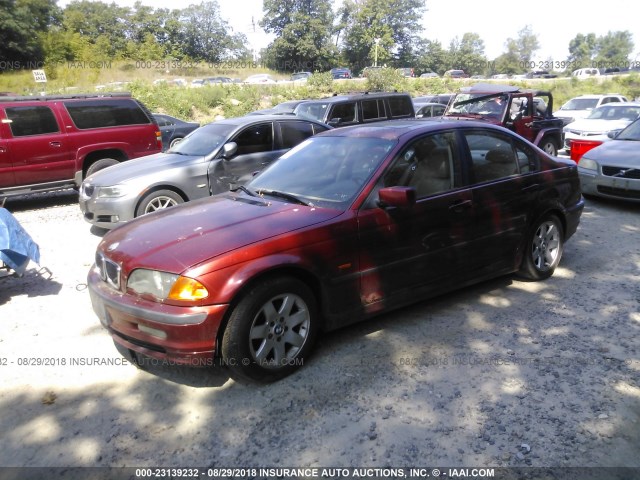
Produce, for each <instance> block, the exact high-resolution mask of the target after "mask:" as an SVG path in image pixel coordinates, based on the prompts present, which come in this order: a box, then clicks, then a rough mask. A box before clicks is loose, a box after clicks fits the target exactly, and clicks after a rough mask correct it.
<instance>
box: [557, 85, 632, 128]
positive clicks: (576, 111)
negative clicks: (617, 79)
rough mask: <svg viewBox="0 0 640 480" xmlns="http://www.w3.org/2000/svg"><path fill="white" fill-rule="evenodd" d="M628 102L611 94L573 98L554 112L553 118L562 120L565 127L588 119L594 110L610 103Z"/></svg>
mask: <svg viewBox="0 0 640 480" xmlns="http://www.w3.org/2000/svg"><path fill="white" fill-rule="evenodd" d="M618 102H628V100H627V98H626V97H624V96H622V95H620V94H617V93H609V94H606V95H581V96H579V97H575V98H572V99H571V100H569V101H568V102H567V103H565V104H564V105H562V107H560V109H559V110H556V111H555V112H553V116H554V117H557V118H561V119H562V121H563V122H564V124H565V125H568V124H569V123H571V122H573V121H575V120H578V119H579V118H585V117H588V116H589V114H590V113H591V111H592V110H593V109H594V108H598V107H599V106H601V105H606V104H608V103H618Z"/></svg>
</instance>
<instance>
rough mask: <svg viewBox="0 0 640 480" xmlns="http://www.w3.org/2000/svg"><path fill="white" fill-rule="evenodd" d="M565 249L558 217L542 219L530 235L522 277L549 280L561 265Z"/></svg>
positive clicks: (544, 217) (523, 261)
mask: <svg viewBox="0 0 640 480" xmlns="http://www.w3.org/2000/svg"><path fill="white" fill-rule="evenodd" d="M563 249H564V229H563V228H562V223H561V222H560V220H559V219H558V217H556V216H555V215H545V216H543V217H541V218H540V219H539V220H538V221H537V222H535V223H534V224H533V227H532V228H531V230H530V231H529V233H528V236H527V243H526V244H525V250H524V257H523V258H522V265H521V266H520V271H519V273H520V275H521V276H523V277H524V278H527V279H529V280H544V279H546V278H549V277H550V276H551V275H553V272H554V271H555V269H556V267H557V266H558V264H559V263H560V259H561V258H562V251H563Z"/></svg>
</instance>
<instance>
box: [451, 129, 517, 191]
mask: <svg viewBox="0 0 640 480" xmlns="http://www.w3.org/2000/svg"><path fill="white" fill-rule="evenodd" d="M463 135H464V136H465V138H466V140H467V144H468V146H469V152H470V154H471V161H472V163H473V174H474V177H475V182H476V183H483V182H488V181H491V180H497V179H499V178H505V177H509V176H511V175H516V174H518V173H519V171H520V168H519V166H518V158H517V157H516V152H515V149H514V148H513V144H512V142H511V140H510V139H509V138H507V137H506V136H503V135H501V134H499V133H497V132H489V131H484V132H464V133H463Z"/></svg>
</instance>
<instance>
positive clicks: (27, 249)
mask: <svg viewBox="0 0 640 480" xmlns="http://www.w3.org/2000/svg"><path fill="white" fill-rule="evenodd" d="M29 260H33V261H34V262H36V263H40V249H39V248H38V244H37V243H35V242H34V241H33V240H32V239H31V237H30V236H29V234H28V233H27V232H26V231H25V229H24V228H22V225H20V224H19V223H18V220H16V219H15V217H14V216H13V215H11V213H9V211H8V210H7V209H6V208H0V261H1V262H3V263H5V264H6V265H7V266H8V267H9V268H11V269H12V270H14V271H15V272H16V273H17V274H18V275H22V274H23V273H24V272H25V270H26V269H27V265H29Z"/></svg>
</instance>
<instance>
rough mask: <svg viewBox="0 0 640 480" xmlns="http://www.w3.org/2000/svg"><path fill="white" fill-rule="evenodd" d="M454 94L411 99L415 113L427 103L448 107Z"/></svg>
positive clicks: (422, 96)
mask: <svg viewBox="0 0 640 480" xmlns="http://www.w3.org/2000/svg"><path fill="white" fill-rule="evenodd" d="M455 96H456V94H455V93H439V94H436V95H421V96H418V97H413V105H414V107H415V109H416V111H417V110H418V109H419V108H420V107H421V106H423V105H426V104H427V103H440V104H442V105H448V104H449V102H450V101H451V99H452V98H453V97H455Z"/></svg>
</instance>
